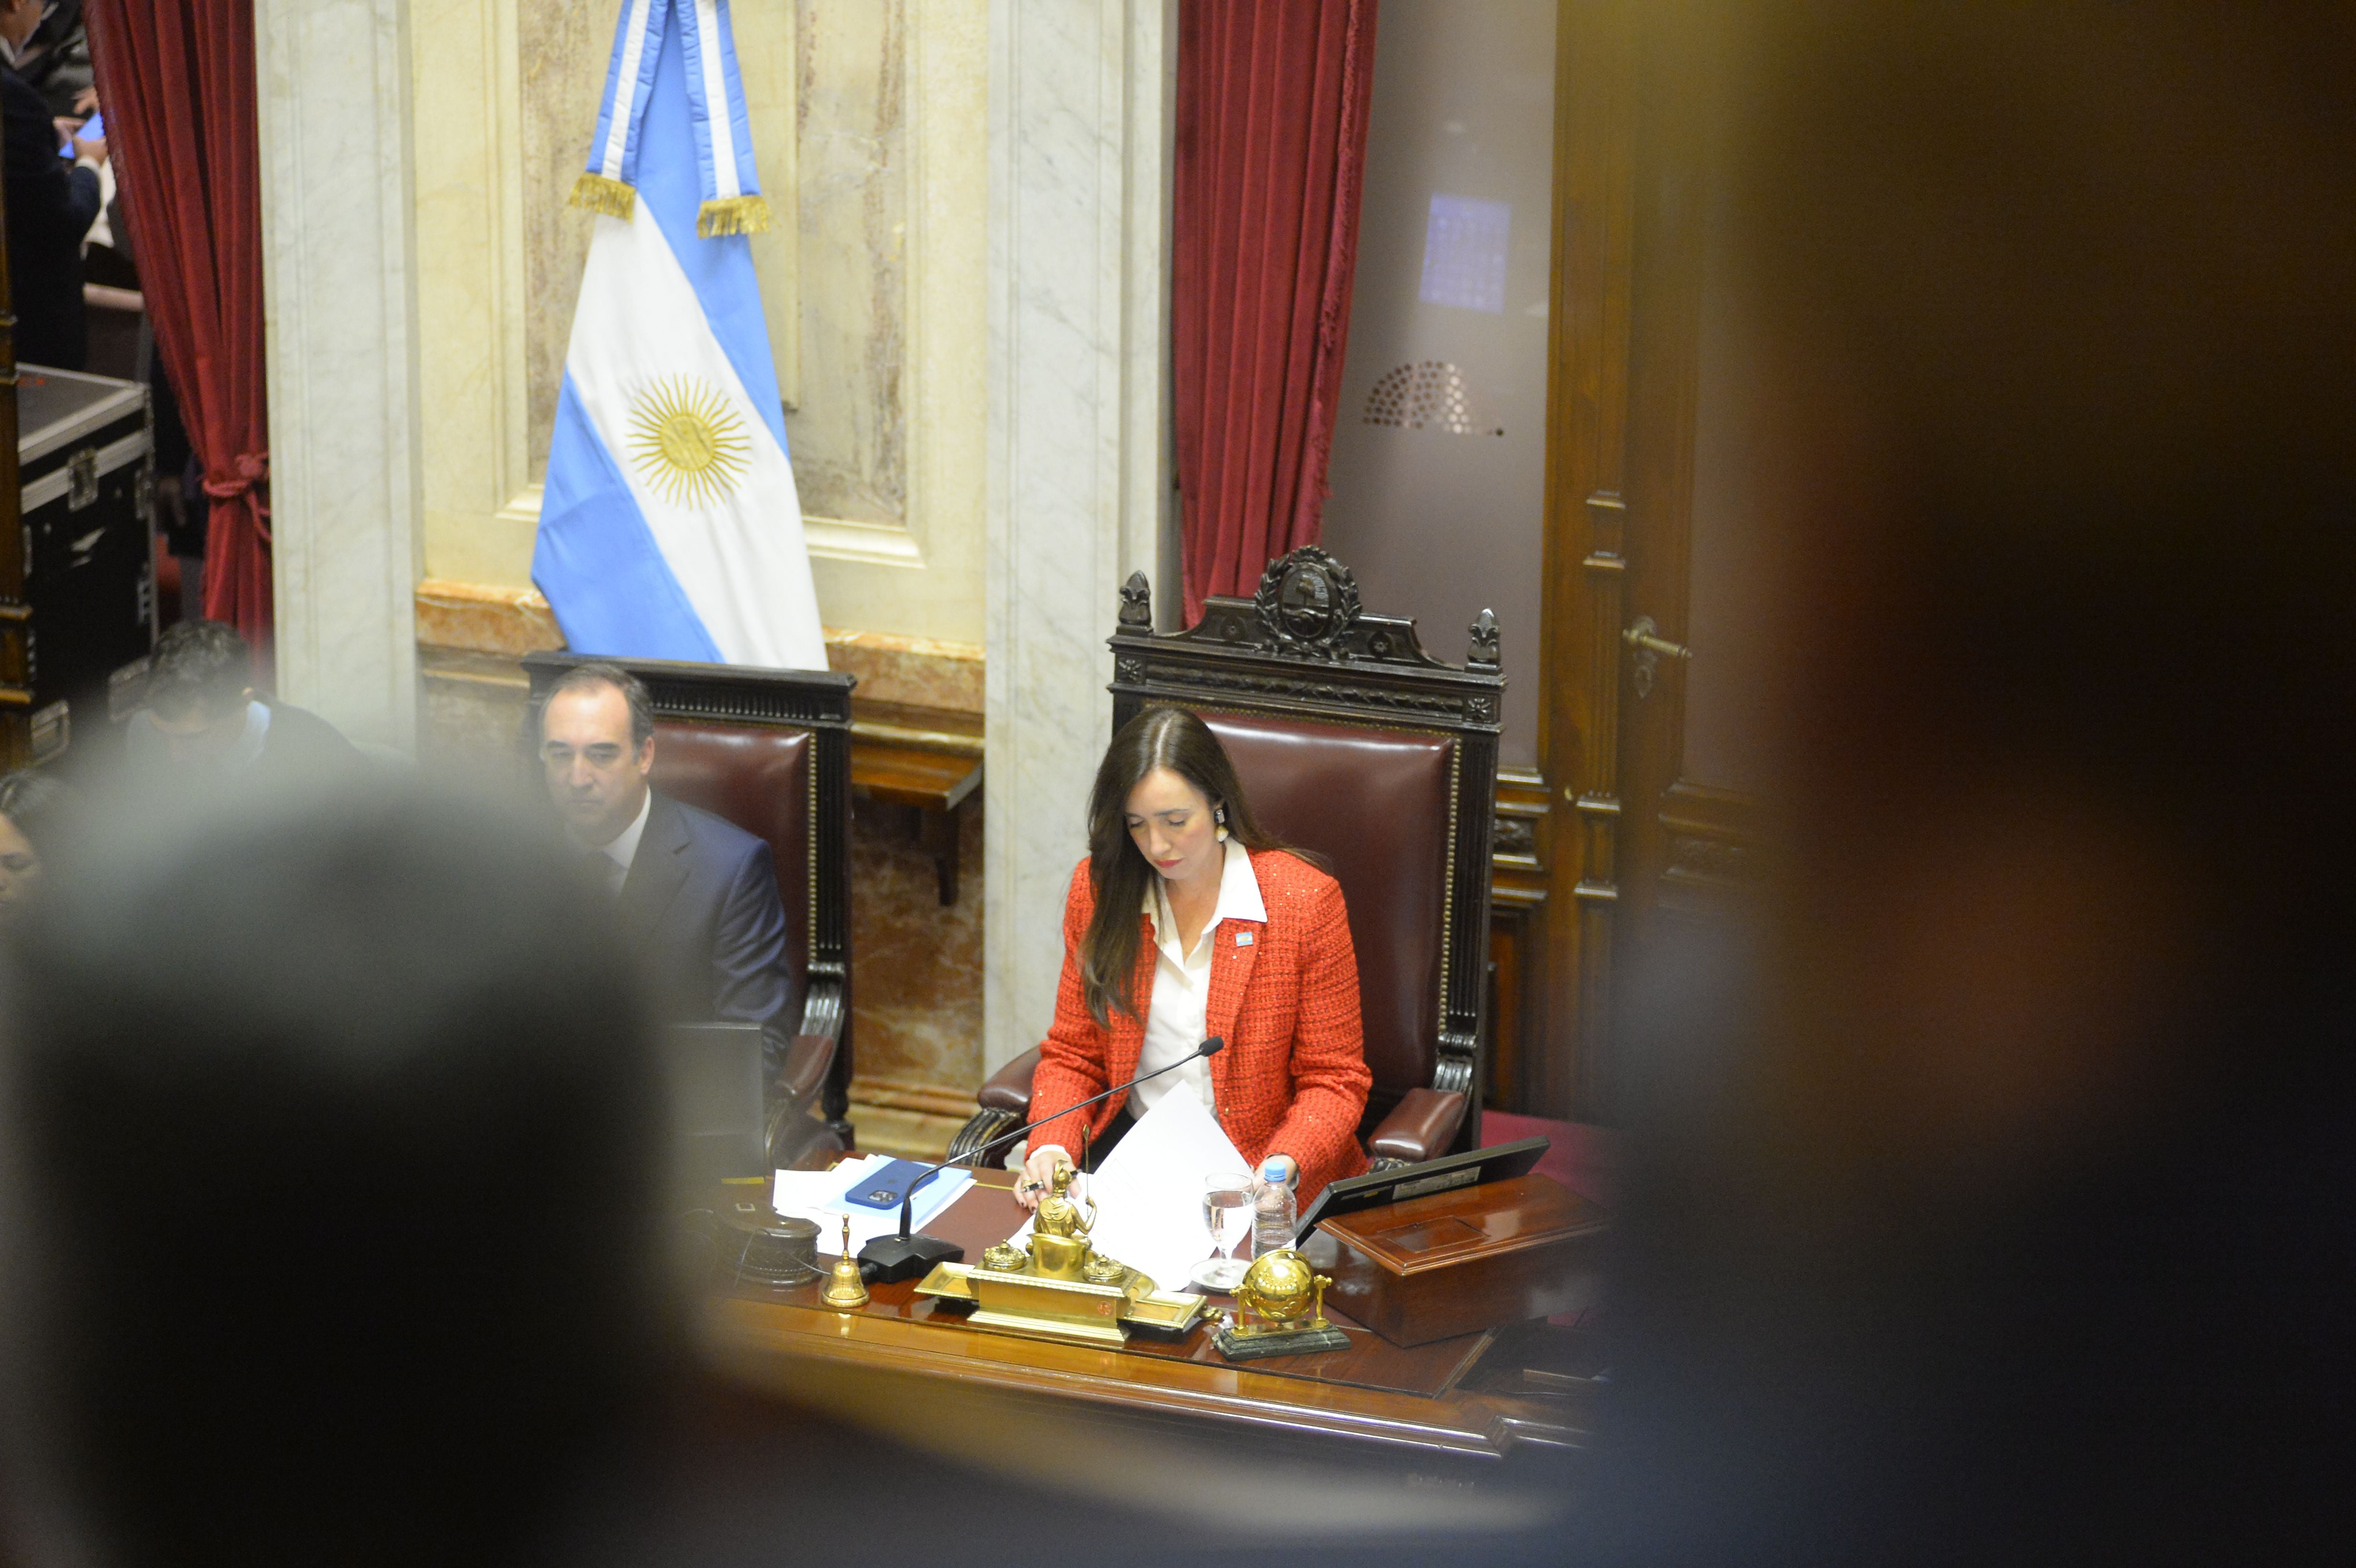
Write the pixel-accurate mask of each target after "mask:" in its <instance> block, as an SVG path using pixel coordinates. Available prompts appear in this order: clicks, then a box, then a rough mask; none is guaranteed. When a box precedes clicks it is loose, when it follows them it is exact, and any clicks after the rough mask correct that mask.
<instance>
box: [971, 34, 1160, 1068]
mask: <svg viewBox="0 0 2356 1568" xmlns="http://www.w3.org/2000/svg"><path fill="white" fill-rule="evenodd" d="M1174 14H1175V13H1174V0H1095V3H1093V4H1084V3H1081V0H1070V3H1067V4H1060V5H1058V4H1024V3H1022V0H1015V3H1012V4H1007V5H999V6H994V7H992V9H991V103H990V115H991V121H990V126H991V130H990V155H991V181H990V187H991V251H990V396H989V408H990V432H989V434H990V496H989V517H990V533H989V562H988V568H989V582H990V593H989V605H988V608H989V633H988V640H987V647H988V649H989V661H988V671H989V673H988V707H987V729H988V737H989V738H988V759H989V768H990V773H989V777H990V789H991V799H992V800H993V801H994V802H996V803H997V804H998V805H999V806H1000V807H1001V809H1000V810H998V811H997V812H995V813H993V814H992V816H991V832H990V837H989V843H988V848H987V855H988V861H989V867H990V900H991V910H990V920H989V954H988V957H987V962H986V965H985V971H984V974H985V980H984V984H985V987H986V989H987V993H988V1001H987V1006H988V1017H989V1025H988V1033H987V1036H986V1044H985V1051H984V1054H985V1057H986V1059H987V1061H988V1063H989V1065H990V1066H991V1067H993V1068H994V1067H996V1066H998V1065H1000V1064H1001V1063H1002V1062H1004V1061H1007V1060H1009V1059H1010V1058H1012V1057H1013V1056H1015V1055H1018V1054H1019V1053H1021V1052H1022V1051H1027V1050H1029V1049H1030V1048H1031V1046H1033V1045H1034V1044H1036V1043H1037V1042H1038V1040H1039V1037H1040V1035H1041V1034H1042V1033H1043V1032H1044V1030H1045V1029H1046V1028H1047V1025H1048V1023H1049V1021H1050V1020H1051V1019H1052V1018H1053V1017H1054V1013H1055V987H1056V980H1057V974H1058V965H1059V964H1060V962H1061V958H1062V953H1063V912H1064V898H1065V895H1066V891H1068V888H1069V884H1070V877H1071V867H1072V864H1073V862H1074V861H1075V860H1076V859H1077V858H1078V857H1079V856H1080V854H1081V853H1083V852H1084V851H1085V849H1086V848H1087V831H1086V818H1087V797H1088V789H1089V785H1090V784H1091V783H1092V782H1093V780H1094V778H1095V774H1096V768H1097V763H1098V760H1099V758H1100V757H1101V756H1102V754H1103V751H1104V746H1105V742H1106V741H1107V739H1108V736H1109V733H1110V729H1111V718H1112V699H1111V697H1110V696H1109V695H1108V693H1107V692H1106V690H1105V684H1106V682H1107V681H1108V680H1109V679H1110V678H1111V675H1112V661H1111V656H1110V655H1109V654H1108V652H1107V651H1106V648H1105V639H1106V638H1107V636H1108V635H1110V634H1111V632H1112V629H1113V625H1114V620H1115V615H1116V613H1117V610H1118V606H1119V597H1118V596H1119V588H1120V583H1121V581H1122V579H1123V578H1124V577H1125V576H1126V575H1127V574H1128V573H1129V572H1130V571H1132V570H1142V571H1146V572H1148V573H1149V574H1150V573H1151V572H1152V571H1154V569H1155V567H1156V566H1157V564H1158V562H1159V559H1160V556H1161V544H1162V523H1163V518H1164V516H1165V513H1166V507H1167V503H1168V497H1169V495H1170V491H1171V486H1170V485H1169V484H1168V481H1167V475H1168V473H1169V469H1168V466H1167V458H1166V455H1165V448H1166V443H1165V442H1164V440H1163V433H1164V431H1165V429H1166V425H1165V423H1164V418H1165V408H1166V405H1165V404H1164V402H1163V397H1164V388H1165V386H1166V369H1165V367H1166V362H1167V347H1168V342H1169V328H1168V321H1169V316H1168V304H1167V301H1168V289H1167V283H1166V281H1165V279H1166V274H1165V272H1164V271H1163V261H1164V259H1165V257H1166V254H1167V251H1168V244H1167V237H1168V222H1167V219H1168V208H1167V200H1168V197H1167V193H1168V189H1169V185H1168V180H1167V178H1166V176H1165V170H1166V168H1167V149H1168V147H1169V127H1170V119H1169V114H1168V106H1169V104H1170V101H1171V97H1170V77H1169V67H1170V63H1171V61H1172V59H1173V55H1172V52H1171V50H1170V48H1169V38H1170V35H1171V25H1172V21H1173V16H1174ZM1010 806H1011V809H1010Z"/></svg>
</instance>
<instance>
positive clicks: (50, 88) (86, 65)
mask: <svg viewBox="0 0 2356 1568" xmlns="http://www.w3.org/2000/svg"><path fill="white" fill-rule="evenodd" d="M81 3H82V0H43V4H42V5H41V19H40V21H39V23H38V24H37V26H35V27H34V28H33V30H32V34H31V36H30V37H27V39H26V40H25V41H24V42H23V43H22V44H20V45H19V46H17V49H16V74H17V75H19V76H21V77H23V78H24V79H25V80H27V81H28V82H31V83H32V84H33V86H34V87H35V88H37V89H38V90H39V91H40V94H41V99H42V101H44V102H46V103H47V104H48V106H49V112H50V113H51V114H54V115H56V116H57V117H58V118H59V119H61V120H63V119H73V120H79V119H80V118H81V117H82V116H83V115H85V114H88V113H89V112H91V110H93V109H95V108H97V107H98V89H97V87H96V86H95V85H94V82H93V78H92V74H91V65H90V31H89V28H88V27H86V26H85V25H84V23H83V21H82V15H81Z"/></svg>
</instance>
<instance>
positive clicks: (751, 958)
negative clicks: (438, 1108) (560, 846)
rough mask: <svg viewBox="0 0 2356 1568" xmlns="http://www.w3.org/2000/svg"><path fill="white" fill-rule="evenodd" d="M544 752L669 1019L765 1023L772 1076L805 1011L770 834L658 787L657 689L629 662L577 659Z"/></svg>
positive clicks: (600, 886) (589, 860)
mask: <svg viewBox="0 0 2356 1568" xmlns="http://www.w3.org/2000/svg"><path fill="white" fill-rule="evenodd" d="M540 762H541V772H542V773H543V775H544V776H545V779H546V782H547V787H548V797H549V800H550V802H551V803H552V805H554V806H555V808H556V815H557V817H558V819H559V820H560V821H561V822H562V824H563V826H564V837H565V839H566V842H567V844H568V845H569V847H570V849H571V852H572V854H573V858H574V859H575V862H576V863H577V865H578V866H579V868H580V869H581V873H582V875H583V878H584V880H586V881H587V882H588V884H589V885H590V886H591V887H593V888H594V889H595V890H597V891H598V893H599V895H600V896H601V897H602V898H603V899H605V901H606V902H607V903H608V904H609V905H610V907H611V908H612V909H613V911H614V913H615V916H616V919H617V920H619V921H620V923H621V925H622V929H623V930H624V932H625V933H627V935H628V936H629V937H630V938H631V940H632V943H633V945H634V946H635V947H636V949H637V954H638V956H639V959H640V961H641V963H642V964H643V965H645V966H646V969H647V972H648V975H649V976H650V977H651V979H652V980H653V983H654V987H655V997H656V1005H657V1007H658V1008H659V1009H660V1010H661V1012H662V1015H663V1017H664V1019H665V1020H666V1021H669V1022H676V1023H704V1022H711V1021H714V1020H718V1021H723V1022H725V1021H736V1022H744V1023H753V1024H758V1025H760V1026H761V1028H762V1029H763V1032H764V1033H765V1034H766V1037H767V1041H768V1053H767V1054H768V1065H769V1069H770V1072H769V1077H770V1079H771V1081H772V1082H774V1081H775V1080H776V1074H777V1072H779V1071H781V1070H782V1068H783V1065H784V1059H785V1051H786V1048H787V1046H788V1045H789V1044H790V1043H791V1040H792V1038H793V1035H794V1029H793V1024H794V1022H795V1019H797V1017H798V1011H797V1002H798V998H797V997H795V996H794V994H793V986H792V983H791V982H790V980H789V979H788V978H787V969H786V911H785V905H784V903H783V901H780V899H779V898H778V896H777V875H776V865H775V862H774V861H773V860H772V859H771V857H770V851H769V846H768V845H767V844H766V842H764V841H763V840H762V839H759V838H757V837H754V836H753V835H752V834H750V833H747V832H745V831H744V829H743V828H741V827H737V826H736V825H735V824H734V823H732V822H728V821H726V820H724V819H723V818H721V817H718V816H713V815H712V813H710V812H708V811H699V810H697V809H696V808H695V807H694V806H691V805H685V804H683V803H681V802H680V801H676V800H673V799H671V798H670V797H669V795H664V794H662V793H661V792H660V791H659V790H657V789H655V788H654V787H653V786H652V784H650V783H649V782H648V775H649V774H650V773H652V772H653V770H654V765H655V712H654V701H653V699H652V698H651V697H649V696H648V692H647V688H646V687H645V686H644V685H643V684H642V683H641V682H640V681H639V680H638V678H637V677H636V676H634V675H631V674H630V673H629V672H628V671H627V670H625V669H623V668H621V667H619V666H616V665H609V664H586V665H582V666H579V667H576V668H574V669H572V670H569V671H567V672H566V673H565V674H564V676H563V677H562V678H560V679H559V680H558V681H557V682H556V684H555V686H554V687H552V688H551V689H550V691H549V694H548V699H547V701H546V703H545V704H544V705H543V706H542V707H541V714H540Z"/></svg>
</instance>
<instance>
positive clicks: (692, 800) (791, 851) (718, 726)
mask: <svg viewBox="0 0 2356 1568" xmlns="http://www.w3.org/2000/svg"><path fill="white" fill-rule="evenodd" d="M811 752H812V747H811V737H810V733H809V731H806V730H779V729H771V728H768V727H766V726H762V725H755V724H722V723H715V722H712V721H709V720H679V719H665V720H658V721H657V722H656V724H655V767H654V773H653V775H652V780H653V784H654V786H655V788H657V789H659V790H660V791H662V793H663V794H665V795H669V796H670V797H671V798H672V799H673V800H678V801H684V802H685V803H686V804H688V805H692V806H697V807H699V808H701V809H702V810H704V811H708V812H710V813H712V815H713V816H718V817H723V818H724V819H726V820H727V821H729V822H733V823H734V824H735V825H736V826H737V827H741V828H743V829H744V831H745V832H747V833H750V834H752V835H753V836H754V837H756V838H764V839H766V840H767V841H768V845H769V852H770V855H771V856H772V858H773V859H775V860H776V867H777V896H778V897H779V898H781V899H783V900H784V901H785V905H786V954H787V958H788V960H789V961H790V962H791V963H792V965H793V966H794V975H795V979H796V980H797V982H799V981H801V980H806V979H807V978H809V957H810V888H811V886H812V883H811V880H810V848H811V840H810V818H811V816H812V815H813V802H814V799H815V796H814V794H813V792H812V790H811V787H810V786H811V784H812V782H813V778H814V774H813V773H812V765H813V758H812V754H811Z"/></svg>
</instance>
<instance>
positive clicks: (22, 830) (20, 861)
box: [0, 770, 72, 903]
mask: <svg viewBox="0 0 2356 1568" xmlns="http://www.w3.org/2000/svg"><path fill="white" fill-rule="evenodd" d="M71 800H72V792H71V791H70V790H69V789H68V788H67V787H66V786H65V785H64V784H59V782H58V781H57V780H55V779H53V778H50V777H48V776H47V775H46V774H43V773H34V772H32V771H30V770H27V771H24V772H21V773H10V774H8V775H7V776H6V777H5V778H0V903H16V902H18V901H22V900H23V899H25V898H27V897H28V896H29V895H30V894H31V893H32V891H33V889H34V888H35V887H36V886H37V885H38V884H39V882H40V880H41V874H42V870H43V869H44V868H45V867H46V866H47V864H48V861H47V859H45V857H46V855H47V854H48V853H53V852H54V849H55V846H56V844H57V843H58V840H59V837H60V836H61V835H62V834H63V832H64V830H65V816H66V813H67V811H68V809H69V807H70V802H71Z"/></svg>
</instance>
